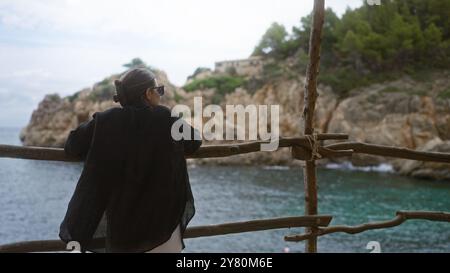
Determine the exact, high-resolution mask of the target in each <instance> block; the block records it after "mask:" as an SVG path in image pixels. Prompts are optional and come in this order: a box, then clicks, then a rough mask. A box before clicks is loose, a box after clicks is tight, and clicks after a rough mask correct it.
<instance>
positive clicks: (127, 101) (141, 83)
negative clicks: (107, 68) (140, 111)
mask: <svg viewBox="0 0 450 273" xmlns="http://www.w3.org/2000/svg"><path fill="white" fill-rule="evenodd" d="M155 79H156V76H155V74H153V72H151V71H150V70H148V69H146V68H133V69H130V70H128V71H126V72H125V73H124V74H123V75H122V76H121V77H120V79H117V80H115V81H114V85H115V86H116V92H117V95H114V101H115V102H120V104H121V105H122V106H131V105H135V106H139V105H145V104H146V102H145V96H144V94H145V91H146V90H147V89H148V88H152V87H156V80H155Z"/></svg>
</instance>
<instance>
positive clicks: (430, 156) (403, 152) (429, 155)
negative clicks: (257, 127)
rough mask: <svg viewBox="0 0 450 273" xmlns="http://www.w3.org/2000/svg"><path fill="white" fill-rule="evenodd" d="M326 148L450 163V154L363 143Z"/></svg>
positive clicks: (349, 143)
mask: <svg viewBox="0 0 450 273" xmlns="http://www.w3.org/2000/svg"><path fill="white" fill-rule="evenodd" d="M325 148H327V149H331V150H347V149H351V150H353V151H354V153H361V154H371V155H379V156H387V157H396V158H404V159H412V160H420V161H434V162H444V163H450V153H440V152H423V151H416V150H411V149H407V148H397V147H393V146H383V145H378V144H368V143H363V142H341V143H335V144H330V145H326V146H325Z"/></svg>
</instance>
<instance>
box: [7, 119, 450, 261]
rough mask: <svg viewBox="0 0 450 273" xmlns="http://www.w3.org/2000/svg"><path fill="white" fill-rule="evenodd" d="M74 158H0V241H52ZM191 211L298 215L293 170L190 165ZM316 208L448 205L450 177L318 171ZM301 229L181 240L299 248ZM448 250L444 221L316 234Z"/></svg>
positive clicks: (357, 219)
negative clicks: (296, 239) (290, 238)
mask: <svg viewBox="0 0 450 273" xmlns="http://www.w3.org/2000/svg"><path fill="white" fill-rule="evenodd" d="M18 134H19V129H17V128H0V143H1V144H15V145H19V144H20V142H19V140H18ZM81 170H82V165H81V163H65V162H50V161H35V160H22V159H7V158H0V244H4V243H10V242H14V241H23V240H39V239H56V238H57V234H58V228H59V223H60V221H61V220H62V217H63V216H64V213H65V209H66V206H67V203H68V201H69V199H70V197H71V194H72V191H73V189H74V187H75V184H76V181H77V180H78V177H79V176H80V174H81ZM189 172H190V177H191V184H192V190H193V193H194V198H195V202H196V208H197V213H196V216H195V217H194V219H193V220H192V225H201V224H217V223H224V222H230V221H239V220H250V219H257V218H270V217H283V216H299V215H303V197H304V195H303V173H302V170H301V169H300V168H284V167H276V168H273V167H227V166H214V167H213V166H193V167H190V169H189ZM318 181H319V183H318V184H319V213H321V214H332V215H333V216H334V218H333V221H332V224H350V225H356V224H361V223H364V222H367V221H380V220H388V219H391V218H393V217H394V215H395V212H396V211H397V210H435V211H450V198H449V197H450V183H449V182H444V181H427V180H418V179H412V178H406V177H401V176H398V175H395V174H392V173H388V172H367V171H354V170H339V169H337V170H336V169H319V170H318ZM300 232H302V229H291V230H289V229H283V230H273V231H260V232H253V233H243V234H237V235H226V236H215V237H207V238H197V239H188V240H186V250H185V251H186V252H282V251H283V250H284V248H286V247H288V248H289V249H290V251H291V252H303V249H304V243H291V242H284V241H283V237H284V236H285V235H286V234H295V233H300ZM369 241H378V242H380V245H381V250H382V251H383V252H450V224H449V223H439V222H429V221H420V220H413V221H409V222H406V223H404V224H403V225H401V226H399V227H396V228H392V229H385V230H376V231H368V232H365V233H361V234H358V235H347V234H340V233H339V234H332V235H326V236H324V237H321V238H320V239H319V251H320V252H368V250H366V248H365V247H366V245H367V243H368V242H369Z"/></svg>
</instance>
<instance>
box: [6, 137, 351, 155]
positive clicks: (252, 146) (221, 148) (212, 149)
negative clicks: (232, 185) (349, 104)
mask: <svg viewBox="0 0 450 273" xmlns="http://www.w3.org/2000/svg"><path fill="white" fill-rule="evenodd" d="M317 139H318V140H330V139H335V140H345V139H348V135H346V134H318V138H317ZM262 143H268V141H253V142H247V143H239V144H229V145H205V146H202V147H200V149H199V150H198V151H197V152H195V153H194V154H192V155H189V156H186V157H187V158H208V157H226V156H232V155H238V154H246V153H251V152H258V151H261V148H260V147H261V144H262ZM295 145H299V146H304V147H307V148H308V147H309V143H308V140H307V139H306V137H304V136H302V137H291V138H280V139H279V147H280V148H283V147H292V146H295ZM320 152H321V153H323V155H324V156H328V157H337V156H349V155H351V154H352V151H336V150H330V149H323V148H322V149H321V150H320ZM0 157H10V158H22V159H36V160H52V161H81V159H79V158H73V157H70V156H68V155H66V154H65V153H64V149H61V148H47V147H36V146H14V145H0Z"/></svg>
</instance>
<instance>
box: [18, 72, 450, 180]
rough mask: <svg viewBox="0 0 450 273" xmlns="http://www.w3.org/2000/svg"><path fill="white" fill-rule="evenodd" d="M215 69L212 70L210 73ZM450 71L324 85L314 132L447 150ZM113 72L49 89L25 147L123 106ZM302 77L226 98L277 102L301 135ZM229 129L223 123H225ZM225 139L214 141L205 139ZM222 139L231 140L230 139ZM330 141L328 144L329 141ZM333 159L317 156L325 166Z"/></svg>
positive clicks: (182, 99) (412, 167)
mask: <svg viewBox="0 0 450 273" xmlns="http://www.w3.org/2000/svg"><path fill="white" fill-rule="evenodd" d="M155 73H156V75H157V77H158V80H159V81H160V82H161V83H162V84H164V85H165V86H166V87H167V88H166V90H167V92H166V95H165V96H164V97H163V100H162V103H163V104H165V105H167V106H169V107H173V106H174V105H176V104H186V105H188V106H189V107H191V108H192V107H193V98H194V97H195V96H202V98H203V104H204V105H206V104H210V103H211V102H212V101H213V97H214V95H215V92H216V90H215V89H214V88H210V89H204V90H197V91H192V92H186V91H184V90H183V89H182V88H179V87H176V86H174V85H173V84H171V83H170V82H169V81H168V79H167V76H166V74H165V73H164V72H162V71H155ZM208 73H210V72H208ZM448 74H449V73H447V72H441V73H438V74H436V75H435V76H434V78H433V79H430V80H429V81H427V82H423V81H415V80H413V79H411V78H408V77H405V78H403V79H399V80H397V81H394V82H388V83H383V84H376V85H372V86H369V87H366V88H363V89H359V90H352V91H351V92H350V94H351V95H350V96H349V97H347V98H345V99H339V98H338V96H337V95H335V94H334V93H333V91H332V90H331V88H329V87H325V86H319V88H318V94H319V96H318V99H317V103H316V112H315V113H316V114H315V120H314V127H315V130H316V132H323V133H324V132H329V133H347V134H349V138H350V140H351V141H361V142H367V143H375V144H381V145H390V146H397V147H405V148H410V149H418V150H425V151H438V152H450V96H449V93H450V80H449V77H448V76H449V75H448ZM118 76H119V75H113V76H111V77H108V78H106V79H105V80H103V81H102V82H99V83H97V84H95V85H94V86H93V87H92V88H86V89H83V90H81V91H79V92H77V93H75V94H74V95H72V96H69V97H65V98H60V97H59V96H58V95H57V94H54V95H47V96H46V97H45V98H44V99H43V101H42V102H41V103H40V104H39V105H38V108H37V109H36V110H35V111H34V112H33V114H32V117H31V119H30V122H29V124H28V125H27V126H26V127H25V128H24V129H23V130H22V132H21V136H20V137H21V140H22V142H23V144H24V145H34V146H50V147H62V146H63V145H64V142H65V139H66V137H67V135H68V133H69V132H70V130H72V129H73V128H76V127H77V126H78V125H79V124H80V123H82V122H84V121H87V120H88V119H90V118H91V116H92V114H93V113H94V112H97V111H103V110H106V109H108V108H110V107H120V106H119V104H117V103H114V102H113V101H112V99H111V98H112V95H113V94H114V92H115V90H114V87H113V81H114V79H116V78H117V77H118ZM304 81H305V79H304V78H303V77H300V76H299V77H278V78H276V79H274V80H271V81H267V82H266V83H265V84H264V85H262V87H260V88H258V89H257V90H253V91H248V90H246V89H245V88H244V87H239V88H237V89H236V90H235V91H234V92H232V93H230V94H227V95H225V97H224V99H223V100H222V102H221V106H222V109H224V111H225V105H227V104H234V105H236V104H239V105H244V106H246V105H250V104H255V105H279V106H280V133H281V135H282V136H298V135H301V132H302V129H301V124H302V122H301V113H302V110H303V99H304V98H303V96H304ZM224 131H225V129H224ZM213 143H224V142H223V141H214V142H209V143H205V144H213ZM225 143H228V142H227V141H225ZM328 143H332V142H326V143H325V144H328ZM344 160H347V161H348V160H350V161H351V162H352V163H353V164H354V165H359V166H368V165H378V164H380V163H386V162H388V163H390V164H392V165H393V166H394V169H395V170H397V171H398V172H399V173H401V174H405V175H411V176H416V177H428V178H435V179H448V180H450V171H449V170H450V166H449V165H448V164H440V163H423V162H416V161H411V160H402V159H394V158H389V157H379V156H369V155H361V154H355V155H353V156H352V157H351V158H341V159H336V160H333V161H334V162H342V161H344ZM196 161H197V162H198V163H224V164H288V165H289V164H299V163H300V161H293V160H292V159H291V155H290V151H289V149H280V150H279V151H276V152H273V153H266V152H258V153H252V154H247V155H242V156H233V157H228V158H218V159H198V160H196ZM328 162H330V160H328V159H325V160H319V161H318V164H325V163H328Z"/></svg>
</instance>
